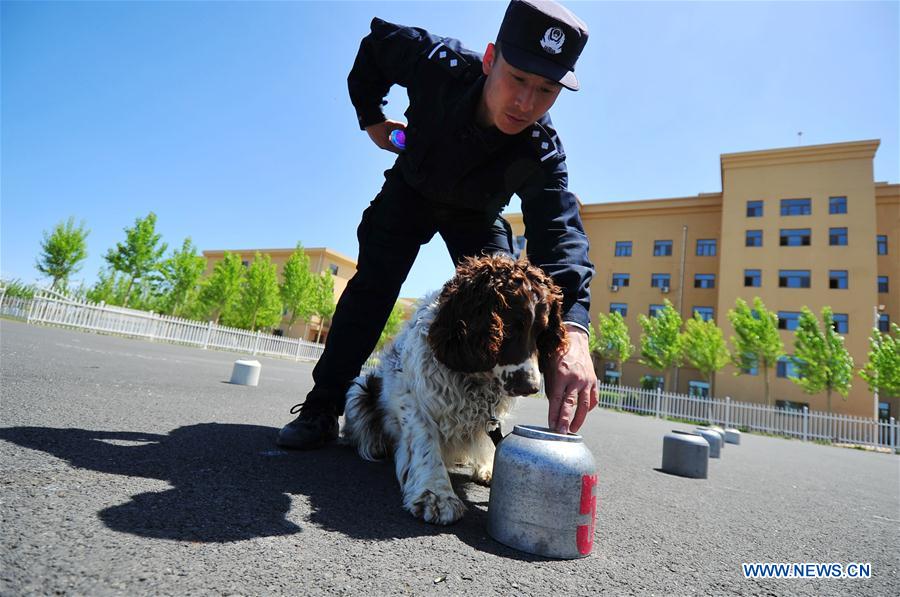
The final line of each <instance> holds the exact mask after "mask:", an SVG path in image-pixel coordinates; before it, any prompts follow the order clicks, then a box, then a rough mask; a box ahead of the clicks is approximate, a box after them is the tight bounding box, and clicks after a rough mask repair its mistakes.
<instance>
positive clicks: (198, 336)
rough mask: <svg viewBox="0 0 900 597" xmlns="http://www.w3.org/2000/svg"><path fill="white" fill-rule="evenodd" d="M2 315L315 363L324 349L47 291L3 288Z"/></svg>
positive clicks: (289, 340)
mask: <svg viewBox="0 0 900 597" xmlns="http://www.w3.org/2000/svg"><path fill="white" fill-rule="evenodd" d="M0 315H6V316H8V317H15V318H18V319H24V320H25V321H27V322H28V323H39V324H45V325H56V326H61V327H67V328H77V329H83V330H90V331H94V332H102V333H105V334H113V335H118V336H129V337H136V338H144V339H147V340H153V341H157V342H169V343H172V344H184V345H188V346H197V347H200V348H215V349H220V350H229V351H232V352H243V353H249V354H252V355H266V356H273V357H283V358H290V359H294V360H298V361H299V360H304V361H315V360H318V358H319V357H320V356H321V355H322V350H323V348H324V347H323V346H322V345H321V344H315V343H313V342H307V341H306V340H300V339H298V338H286V337H284V336H273V335H271V334H263V333H261V332H250V331H247V330H241V329H238V328H232V327H227V326H223V325H218V324H215V323H213V322H211V321H209V322H203V321H193V320H190V319H182V318H180V317H172V316H169V315H159V314H157V313H148V312H146V311H138V310H135V309H126V308H123V307H114V306H111V305H105V304H103V303H91V302H88V301H81V300H76V299H72V298H68V297H65V296H63V295H60V294H58V293H56V292H53V291H49V290H42V291H39V292H37V293H35V295H34V297H33V298H31V299H23V298H18V297H7V296H5V293H4V292H3V289H0Z"/></svg>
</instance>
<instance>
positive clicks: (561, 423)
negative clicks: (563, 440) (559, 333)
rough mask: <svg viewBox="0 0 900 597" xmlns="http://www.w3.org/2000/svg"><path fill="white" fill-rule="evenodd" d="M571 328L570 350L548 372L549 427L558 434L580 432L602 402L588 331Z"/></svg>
mask: <svg viewBox="0 0 900 597" xmlns="http://www.w3.org/2000/svg"><path fill="white" fill-rule="evenodd" d="M567 328H568V332H569V349H568V350H567V351H566V352H565V354H563V355H562V356H561V357H559V358H558V359H557V361H556V364H555V366H554V367H551V368H550V369H549V370H548V371H546V372H545V381H546V390H547V398H548V399H549V401H550V413H549V417H548V426H549V427H550V429H551V430H553V431H555V432H556V433H569V432H571V433H575V432H577V431H578V430H579V429H580V428H581V425H582V423H584V419H585V417H587V414H588V411H590V410H591V409H593V408H594V407H596V406H597V403H598V401H599V396H598V393H597V375H596V374H595V373H594V364H593V362H592V361H591V355H590V351H589V350H588V335H587V332H585V331H584V330H582V329H581V328H578V327H575V326H571V325H570V326H567Z"/></svg>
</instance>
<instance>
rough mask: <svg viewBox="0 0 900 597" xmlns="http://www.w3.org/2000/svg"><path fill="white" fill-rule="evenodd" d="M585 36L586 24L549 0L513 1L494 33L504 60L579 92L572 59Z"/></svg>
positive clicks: (579, 53) (578, 50) (581, 45)
mask: <svg viewBox="0 0 900 597" xmlns="http://www.w3.org/2000/svg"><path fill="white" fill-rule="evenodd" d="M587 39H588V29H587V25H585V24H584V22H583V21H582V20H581V19H579V18H578V17H576V16H575V15H574V14H572V13H571V12H570V11H569V10H568V9H566V8H565V7H563V6H561V5H559V4H557V3H556V2H550V1H549V0H512V2H510V3H509V6H508V7H507V9H506V15H505V16H504V17H503V23H501V24H500V32H499V33H497V41H498V42H499V43H500V52H501V53H502V54H503V58H504V59H505V60H506V61H507V62H509V63H510V64H511V65H513V66H514V67H516V68H518V69H521V70H524V71H528V72H530V73H534V74H536V75H541V76H542V77H547V78H548V79H552V80H553V81H559V83H560V84H561V85H563V86H565V87H567V88H569V89H571V90H572V91H578V79H576V78H575V61H577V60H578V56H579V55H581V50H583V49H584V45H585V44H586V43H587Z"/></svg>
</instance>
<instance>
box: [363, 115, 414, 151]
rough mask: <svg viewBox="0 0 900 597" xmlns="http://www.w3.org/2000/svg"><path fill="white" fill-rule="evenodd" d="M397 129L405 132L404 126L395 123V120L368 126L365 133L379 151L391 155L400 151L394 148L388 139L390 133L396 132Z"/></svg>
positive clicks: (400, 123)
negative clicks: (382, 150) (385, 151)
mask: <svg viewBox="0 0 900 597" xmlns="http://www.w3.org/2000/svg"><path fill="white" fill-rule="evenodd" d="M398 129H399V130H401V131H405V130H406V125H405V124H404V123H402V122H397V121H396V120H385V121H384V122H379V123H378V124H370V125H369V126H367V127H366V132H367V133H369V138H370V139H372V142H373V143H374V144H375V145H377V146H378V147H380V148H381V149H385V150H387V151H390V152H391V153H400V150H399V149H398V148H396V147H394V145H393V144H392V143H391V139H390V137H391V131H396V130H398Z"/></svg>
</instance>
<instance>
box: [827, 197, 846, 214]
mask: <svg viewBox="0 0 900 597" xmlns="http://www.w3.org/2000/svg"><path fill="white" fill-rule="evenodd" d="M828 213H830V214H845V213H847V198H846V197H829V198H828Z"/></svg>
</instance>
